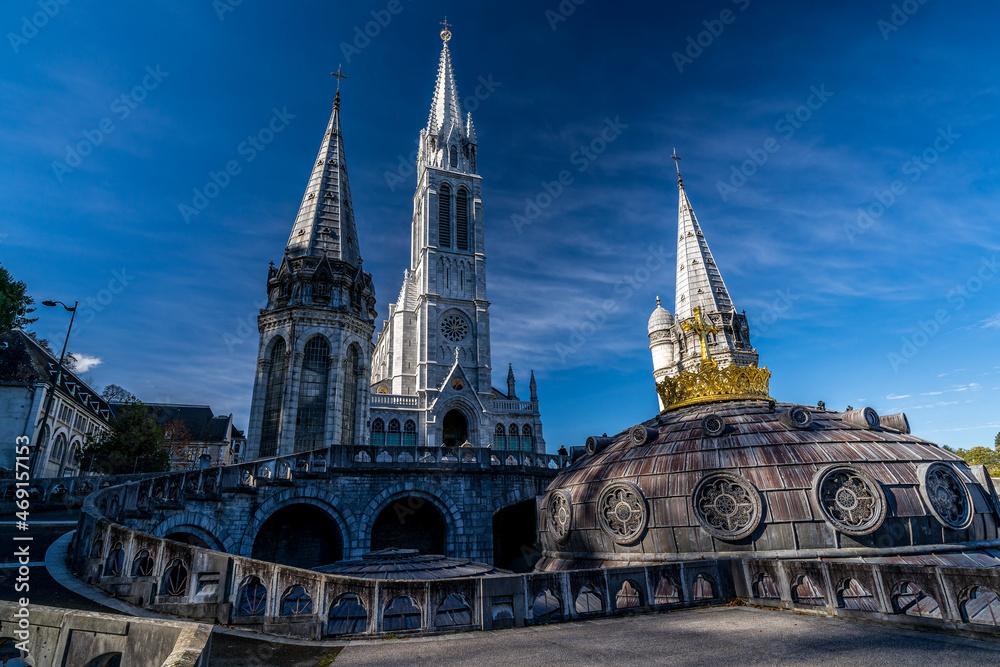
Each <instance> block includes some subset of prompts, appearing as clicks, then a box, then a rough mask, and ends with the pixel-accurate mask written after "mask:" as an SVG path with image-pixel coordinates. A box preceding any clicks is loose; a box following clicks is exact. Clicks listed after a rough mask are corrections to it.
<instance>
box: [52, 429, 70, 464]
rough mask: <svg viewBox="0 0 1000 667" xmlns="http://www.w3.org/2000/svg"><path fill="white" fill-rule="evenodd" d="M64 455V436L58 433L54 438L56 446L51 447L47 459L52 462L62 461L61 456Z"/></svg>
mask: <svg viewBox="0 0 1000 667" xmlns="http://www.w3.org/2000/svg"><path fill="white" fill-rule="evenodd" d="M65 454H66V436H65V435H63V434H62V433H60V434H59V435H57V436H56V444H54V445H53V446H52V451H51V452H49V458H50V459H52V460H53V461H60V462H61V461H62V458H63V456H64V455H65Z"/></svg>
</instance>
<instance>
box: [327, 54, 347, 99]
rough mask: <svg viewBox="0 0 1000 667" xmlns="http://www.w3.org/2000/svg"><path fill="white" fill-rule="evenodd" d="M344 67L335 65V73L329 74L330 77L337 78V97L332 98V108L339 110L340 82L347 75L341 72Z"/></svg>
mask: <svg viewBox="0 0 1000 667" xmlns="http://www.w3.org/2000/svg"><path fill="white" fill-rule="evenodd" d="M343 70H344V66H343V65H337V71H336V72H330V76H335V77H337V95H336V96H335V97H334V98H333V106H335V107H337V108H338V109H339V108H340V82H341V81H342V80H343V79H346V78H347V75H346V74H344V72H343Z"/></svg>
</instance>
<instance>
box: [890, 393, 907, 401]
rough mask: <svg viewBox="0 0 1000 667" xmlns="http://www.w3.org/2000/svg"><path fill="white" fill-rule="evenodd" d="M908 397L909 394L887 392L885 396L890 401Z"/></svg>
mask: <svg viewBox="0 0 1000 667" xmlns="http://www.w3.org/2000/svg"><path fill="white" fill-rule="evenodd" d="M909 397H910V395H909V394H889V395H888V396H886V398H887V399H889V400H890V401H895V400H898V399H900V398H909Z"/></svg>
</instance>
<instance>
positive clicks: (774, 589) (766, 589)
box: [753, 574, 781, 600]
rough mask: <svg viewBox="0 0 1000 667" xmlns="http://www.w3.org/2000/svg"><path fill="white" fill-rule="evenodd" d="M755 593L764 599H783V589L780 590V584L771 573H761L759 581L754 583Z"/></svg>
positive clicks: (755, 595)
mask: <svg viewBox="0 0 1000 667" xmlns="http://www.w3.org/2000/svg"><path fill="white" fill-rule="evenodd" d="M753 595H754V597H758V598H760V599H762V600H780V599H781V591H779V590H778V584H776V583H775V581H774V578H773V577H772V576H771V575H769V574H761V575H759V576H758V577H757V581H756V582H754V585H753Z"/></svg>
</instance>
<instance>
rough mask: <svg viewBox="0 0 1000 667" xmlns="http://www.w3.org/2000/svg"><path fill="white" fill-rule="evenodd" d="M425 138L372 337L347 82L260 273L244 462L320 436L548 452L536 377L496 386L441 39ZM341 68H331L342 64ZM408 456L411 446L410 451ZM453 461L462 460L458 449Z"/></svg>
mask: <svg viewBox="0 0 1000 667" xmlns="http://www.w3.org/2000/svg"><path fill="white" fill-rule="evenodd" d="M441 38H442V40H443V42H444V43H443V46H442V50H441V57H440V61H439V65H438V73H437V82H436V84H435V89H434V95H433V101H432V104H431V111H430V116H429V118H428V121H427V126H426V127H425V128H424V129H423V130H421V132H420V149H419V152H418V156H417V184H416V192H415V194H414V197H413V202H414V204H413V214H412V222H411V244H410V247H411V252H410V267H409V268H408V269H407V270H406V271H405V272H404V274H403V284H402V287H401V288H400V291H399V297H398V298H397V299H396V302H395V303H391V304H389V307H388V314H387V316H386V319H385V320H384V321H383V323H382V330H381V332H380V333H379V334H378V338H377V342H376V343H375V344H374V345H373V344H372V342H371V341H372V338H373V335H374V331H375V319H376V311H375V288H374V285H373V283H372V279H371V275H370V274H368V273H366V272H365V271H364V268H363V260H362V257H361V249H360V244H359V242H358V231H357V226H356V224H355V218H354V207H353V203H352V200H351V190H350V184H349V182H348V176H347V164H346V159H345V153H344V141H343V134H342V131H341V122H340V92H339V90H338V92H337V96H336V98H335V101H334V107H333V113H332V115H331V117H330V122H329V124H328V126H327V131H326V134H325V135H324V137H323V141H322V142H321V144H320V150H319V155H318V156H317V158H316V162H315V164H314V165H313V168H312V174H311V176H310V178H309V182H308V185H307V187H306V191H305V194H304V196H303V199H302V203H301V205H300V207H299V212H298V215H297V217H296V220H295V224H294V225H293V227H292V232H291V235H290V237H289V239H288V244H287V245H286V248H285V253H284V257H283V258H282V260H281V263H280V265H278V266H277V267H275V266H274V265H273V264H272V266H271V269H270V271H269V274H268V281H267V291H268V300H267V305H266V307H265V308H263V309H262V310H261V314H260V316H259V318H258V327H259V330H260V343H259V348H258V358H257V372H256V379H255V383H254V391H253V403H252V407H251V415H250V423H249V428H248V433H247V441H248V456H249V457H250V458H256V457H268V456H276V455H284V454H290V453H295V452H302V451H308V450H311V449H316V448H319V447H323V446H326V445H329V444H335V445H348V446H350V445H371V447H372V454H369V453H366V452H359V454H358V456H361V457H366V456H371V455H374V456H376V457H377V456H380V455H386V456H388V454H387V453H385V454H380V451H379V450H378V448H379V447H403V448H407V449H408V448H411V447H412V449H413V452H412V456H413V457H415V458H416V457H422V456H433V454H431V453H429V452H427V451H424V452H421V451H420V450H421V449H422V448H425V449H426V448H438V447H472V448H478V447H485V448H490V449H493V450H495V451H494V454H493V458H496V459H497V460H498V461H500V460H502V459H503V458H504V453H503V452H510V453H513V452H532V453H544V452H545V441H544V439H543V437H542V423H541V418H540V415H539V409H538V394H537V387H536V384H535V378H534V374H533V373H532V374H531V376H530V382H529V385H528V396H527V400H522V399H521V398H520V397H519V396H518V395H517V389H516V382H515V378H514V371H513V368H511V367H509V366H508V372H507V386H506V388H505V389H498V388H495V387H493V385H492V381H491V378H492V371H493V365H492V359H491V355H490V322H489V305H490V304H489V301H488V300H487V296H486V250H485V248H486V242H485V224H484V216H483V198H482V177H481V176H480V175H479V173H478V165H477V162H478V139H477V137H476V130H475V128H474V126H473V124H472V115H471V114H467V115H465V116H464V117H463V114H462V108H461V104H460V102H459V95H458V88H457V84H456V80H455V74H454V71H453V69H452V63H451V52H450V50H449V48H448V41H449V40H450V39H451V32H450V31H449V30H447V29H445V30H443V31H442V32H441ZM337 75H338V76H339V72H338V73H337ZM403 455H404V456H408V454H403ZM454 456H456V457H457V456H458V454H457V453H456V454H454Z"/></svg>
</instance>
